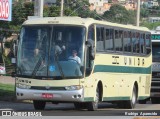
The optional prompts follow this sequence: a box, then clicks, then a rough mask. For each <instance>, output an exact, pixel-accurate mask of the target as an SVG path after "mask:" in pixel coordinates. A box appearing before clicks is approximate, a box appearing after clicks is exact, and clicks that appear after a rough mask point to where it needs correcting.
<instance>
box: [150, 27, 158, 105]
mask: <svg viewBox="0 0 160 119" xmlns="http://www.w3.org/2000/svg"><path fill="white" fill-rule="evenodd" d="M151 41H152V54H153V59H152V82H151V102H152V103H153V104H157V103H160V26H158V27H157V28H156V29H155V30H152V31H151Z"/></svg>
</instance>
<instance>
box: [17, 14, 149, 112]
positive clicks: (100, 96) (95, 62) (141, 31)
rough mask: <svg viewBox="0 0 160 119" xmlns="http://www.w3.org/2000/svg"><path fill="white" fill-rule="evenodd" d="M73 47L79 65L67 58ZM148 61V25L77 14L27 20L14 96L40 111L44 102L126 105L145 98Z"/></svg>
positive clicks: (88, 106)
mask: <svg viewBox="0 0 160 119" xmlns="http://www.w3.org/2000/svg"><path fill="white" fill-rule="evenodd" d="M73 50H74V51H75V50H76V51H77V55H78V56H79V58H80V60H81V63H79V62H77V61H73V60H70V58H69V57H70V56H71V55H72V51H73ZM38 53H39V55H38V58H34V57H35V54H38ZM151 64H152V52H151V40H150V32H149V30H148V29H147V28H143V27H142V28H141V27H135V26H131V25H121V24H116V23H110V22H106V21H98V20H94V19H91V18H79V17H50V18H37V19H31V20H27V21H25V22H24V23H23V25H22V29H21V32H20V39H19V45H18V52H17V72H16V96H17V99H18V100H33V104H34V108H35V109H39V110H43V109H45V105H46V102H52V103H63V102H68V103H74V105H75V108H76V109H88V110H97V109H98V103H99V102H110V103H114V104H117V106H118V107H119V108H129V109H131V108H134V107H135V105H136V102H137V100H139V101H143V100H145V99H146V98H148V97H149V96H150V85H151Z"/></svg>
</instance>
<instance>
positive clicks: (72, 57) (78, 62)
mask: <svg viewBox="0 0 160 119" xmlns="http://www.w3.org/2000/svg"><path fill="white" fill-rule="evenodd" d="M68 60H72V61H73V62H76V63H77V64H79V65H80V66H81V59H80V58H79V57H78V56H77V51H76V50H73V51H72V56H70V57H69V58H68Z"/></svg>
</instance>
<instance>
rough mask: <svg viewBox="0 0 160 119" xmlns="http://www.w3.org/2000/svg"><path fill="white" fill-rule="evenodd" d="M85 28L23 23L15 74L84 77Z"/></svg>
mask: <svg viewBox="0 0 160 119" xmlns="http://www.w3.org/2000/svg"><path fill="white" fill-rule="evenodd" d="M84 41H85V28H84V27H80V26H51V25H50V26H47V25H46V26H23V27H22V29H21V34H20V43H19V48H18V58H17V73H18V75H24V76H31V77H51V78H52V77H53V78H54V79H56V78H75V77H82V76H83V66H84V60H83V59H84V53H83V49H84V48H83V46H84Z"/></svg>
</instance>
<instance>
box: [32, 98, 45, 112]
mask: <svg viewBox="0 0 160 119" xmlns="http://www.w3.org/2000/svg"><path fill="white" fill-rule="evenodd" d="M33 105H34V109H35V110H44V108H45V105H46V102H44V101H39V100H33Z"/></svg>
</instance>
